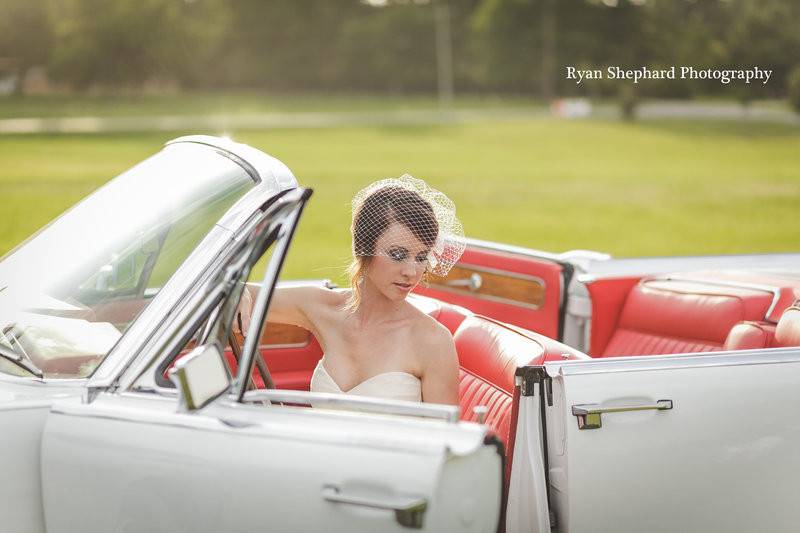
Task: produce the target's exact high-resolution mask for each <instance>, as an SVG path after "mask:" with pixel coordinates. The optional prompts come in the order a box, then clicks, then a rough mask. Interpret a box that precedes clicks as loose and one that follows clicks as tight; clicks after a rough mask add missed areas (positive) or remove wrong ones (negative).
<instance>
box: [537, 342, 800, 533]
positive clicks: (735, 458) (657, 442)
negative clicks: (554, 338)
mask: <svg viewBox="0 0 800 533" xmlns="http://www.w3.org/2000/svg"><path fill="white" fill-rule="evenodd" d="M545 369H546V371H547V373H548V374H549V376H550V377H551V379H552V391H553V392H552V403H553V405H552V406H551V407H548V408H547V410H546V412H547V433H548V448H549V449H548V452H549V453H548V456H549V463H550V464H549V467H550V472H549V478H550V488H551V497H552V505H553V507H554V509H555V511H556V514H557V516H558V526H559V531H564V532H572V531H575V532H577V531H637V530H638V531H641V530H647V531H754V530H762V529H763V530H768V531H788V530H792V529H793V528H794V527H795V526H796V523H795V520H794V517H793V515H792V513H791V512H789V509H791V508H793V505H794V502H795V496H796V494H797V476H796V473H797V472H798V471H800V448H798V446H797V443H798V442H800V425H798V424H796V423H794V422H793V421H792V417H791V416H790V415H789V416H787V414H788V413H787V411H786V409H787V408H789V406H792V405H796V404H797V403H798V402H800V350H798V349H780V350H772V351H769V350H767V351H753V352H751V353H748V352H738V353H736V352H729V353H718V354H710V355H664V356H651V357H630V358H613V359H604V360H600V361H581V362H574V363H573V362H567V363H547V364H545ZM765 383H768V384H769V386H768V387H765V386H764V384H765ZM659 400H671V402H672V408H671V409H668V410H645V411H628V412H613V413H604V414H602V415H601V418H602V427H600V428H597V429H579V426H578V423H577V417H576V416H574V415H573V413H572V408H573V407H574V406H577V405H585V404H592V405H594V404H596V405H599V406H602V407H623V406H627V407H630V406H642V405H652V404H655V403H656V402H657V401H659ZM677 510H680V511H679V512H676V511H677Z"/></svg>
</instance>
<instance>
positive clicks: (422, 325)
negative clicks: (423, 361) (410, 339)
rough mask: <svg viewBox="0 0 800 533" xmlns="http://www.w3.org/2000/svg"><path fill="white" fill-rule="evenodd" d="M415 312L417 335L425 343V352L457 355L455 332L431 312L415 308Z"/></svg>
mask: <svg viewBox="0 0 800 533" xmlns="http://www.w3.org/2000/svg"><path fill="white" fill-rule="evenodd" d="M414 312H415V324H414V329H415V332H414V333H415V337H416V338H417V339H419V342H420V343H422V345H423V347H422V348H423V350H422V351H424V352H426V354H427V353H436V354H444V355H443V356H444V357H447V358H451V357H452V356H454V355H455V353H456V351H455V342H454V341H453V334H452V333H451V332H450V330H449V329H447V327H446V326H444V325H443V324H442V323H441V322H439V321H438V320H436V319H435V318H433V317H432V316H430V315H429V314H427V313H425V312H423V311H420V310H419V309H416V308H415V309H414Z"/></svg>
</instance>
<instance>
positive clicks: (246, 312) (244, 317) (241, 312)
mask: <svg viewBox="0 0 800 533" xmlns="http://www.w3.org/2000/svg"><path fill="white" fill-rule="evenodd" d="M252 314H253V295H252V294H250V288H249V287H248V286H247V285H245V287H244V290H242V298H241V299H240V300H239V307H237V308H236V314H235V315H234V316H233V333H234V335H240V336H241V337H244V336H245V335H246V332H247V330H248V329H250V316H251V315H252Z"/></svg>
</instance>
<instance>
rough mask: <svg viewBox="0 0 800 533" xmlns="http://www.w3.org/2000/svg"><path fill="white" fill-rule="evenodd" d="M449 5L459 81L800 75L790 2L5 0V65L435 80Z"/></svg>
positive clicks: (587, 90)
mask: <svg viewBox="0 0 800 533" xmlns="http://www.w3.org/2000/svg"><path fill="white" fill-rule="evenodd" d="M442 6H445V7H446V8H447V11H446V17H447V20H446V22H447V26H446V30H447V34H446V35H445V36H444V38H446V44H447V47H446V50H447V54H448V58H447V59H448V61H449V65H448V68H449V71H448V76H450V77H451V81H452V85H453V86H454V87H455V91H456V93H509V94H535V95H540V96H542V97H545V98H550V97H552V96H554V95H562V96H563V95H567V96H568V95H589V96H608V95H616V94H617V92H618V91H619V90H620V88H621V86H622V85H623V84H620V83H610V82H606V83H602V82H598V83H591V84H589V83H586V84H581V85H577V84H575V82H574V80H568V79H566V78H565V76H564V71H565V67H566V66H567V65H571V66H574V67H576V68H604V67H605V66H606V65H618V66H620V67H622V68H636V67H639V66H648V67H651V68H667V67H669V66H671V65H692V66H696V67H698V68H744V67H749V66H755V65H757V66H759V67H761V68H765V69H770V70H773V75H772V78H771V79H770V82H769V84H767V85H765V86H761V85H760V84H751V85H749V86H745V85H744V84H737V85H735V86H723V85H721V84H719V83H718V82H713V81H705V82H692V83H688V82H687V83H675V82H672V81H666V80H661V81H659V80H649V81H647V82H645V83H641V84H639V85H637V86H636V87H635V88H633V89H631V88H630V87H627V88H626V89H625V90H627V91H631V90H635V91H636V92H637V93H638V94H640V95H648V96H663V97H689V96H694V95H697V94H715V93H716V94H722V93H724V94H726V95H731V94H733V95H735V96H737V97H740V98H742V99H745V100H746V99H749V98H752V97H759V98H762V97H783V96H785V95H786V94H787V90H788V86H789V85H790V82H791V78H792V77H793V76H794V77H797V76H800V74H797V72H798V69H800V32H799V31H798V30H797V29H798V28H800V2H796V1H794V0H405V1H403V0H114V1H108V0H3V1H2V2H0V71H2V70H3V69H4V70H5V71H6V72H8V71H13V72H15V73H17V74H19V75H20V76H24V74H25V72H27V71H28V70H29V69H30V68H32V67H34V66H44V68H45V69H46V72H47V75H48V78H50V79H51V80H54V81H55V82H58V83H60V84H62V85H63V86H65V87H69V88H72V89H75V90H83V89H86V88H98V89H106V88H107V89H120V88H124V89H127V90H138V89H141V88H142V87H145V86H147V85H148V84H152V83H154V82H156V83H159V82H160V83H167V84H172V85H173V86H177V87H180V88H183V89H187V90H207V89H238V88H259V89H265V90H272V91H276V92H300V91H310V92H317V93H318V92H330V91H341V92H371V93H386V94H393V95H396V94H414V93H429V92H434V91H436V89H437V86H438V87H440V86H441V76H442V69H441V62H442V60H443V58H442V56H441V50H442V42H443V41H442V38H443V37H442V34H441V31H442V26H441V20H439V21H438V22H437V16H436V9H437V7H439V8H441V7H442ZM437 39H438V41H437ZM437 43H438V44H437ZM437 49H438V50H439V52H438V54H437ZM793 69H794V72H795V73H794V74H793ZM0 73H2V72H0ZM628 85H629V84H628Z"/></svg>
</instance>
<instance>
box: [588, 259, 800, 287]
mask: <svg viewBox="0 0 800 533" xmlns="http://www.w3.org/2000/svg"><path fill="white" fill-rule="evenodd" d="M798 264H800V254H798V253H774V254H739V255H708V256H674V257H666V256H665V257H630V258H614V259H610V260H608V261H591V262H590V264H589V265H587V268H586V269H585V272H584V273H582V274H580V275H579V277H578V279H579V281H581V282H583V283H591V282H592V281H596V280H598V279H614V278H619V277H627V276H635V275H659V274H672V273H675V272H687V271H697V270H725V269H737V270H742V269H744V270H756V271H759V272H763V273H765V274H771V275H775V276H778V277H782V276H785V275H787V274H789V275H791V276H792V278H791V279H794V280H797V279H799V278H800V273H798V268H797V265H798Z"/></svg>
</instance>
